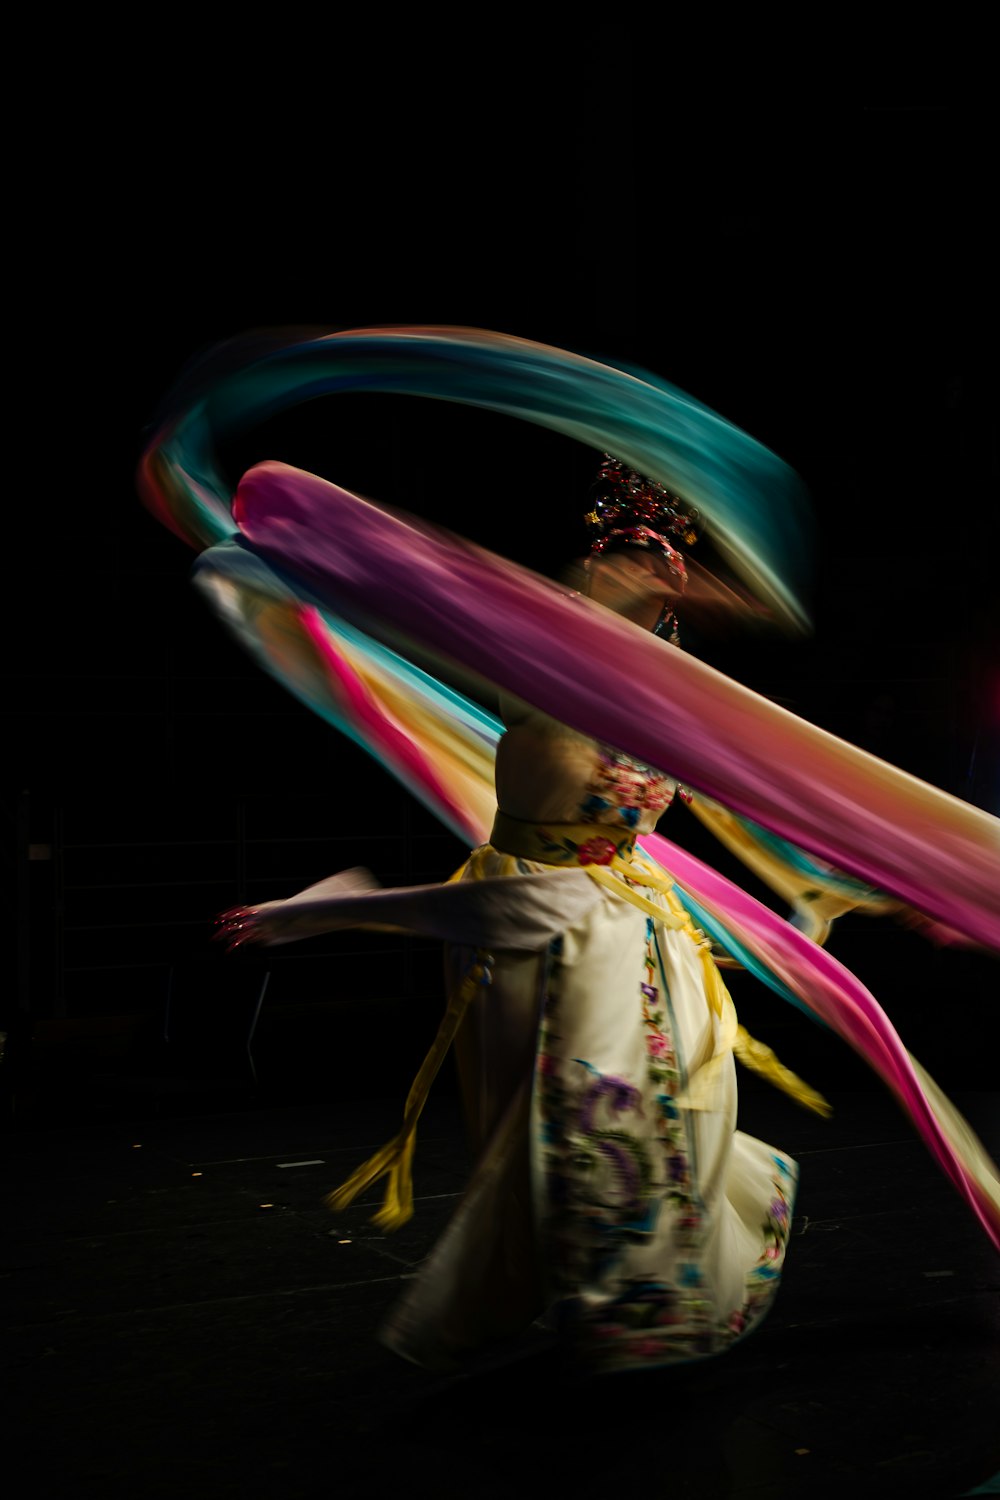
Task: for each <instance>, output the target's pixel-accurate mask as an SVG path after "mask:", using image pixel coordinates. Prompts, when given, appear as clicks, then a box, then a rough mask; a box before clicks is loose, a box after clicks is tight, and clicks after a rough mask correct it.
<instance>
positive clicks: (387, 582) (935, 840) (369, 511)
mask: <svg viewBox="0 0 1000 1500" xmlns="http://www.w3.org/2000/svg"><path fill="white" fill-rule="evenodd" d="M233 514H234V519H235V520H236V523H237V525H238V527H239V529H240V531H241V532H242V533H243V535H244V536H245V537H246V539H247V541H248V542H249V543H250V544H251V545H252V547H253V548H254V550H255V551H257V552H259V553H261V554H262V555H263V556H265V557H266V558H268V559H269V560H271V561H272V562H273V563H274V564H275V565H277V566H279V567H281V568H283V569H287V570H288V571H289V572H291V573H292V574H293V575H295V576H297V577H299V578H301V579H303V580H305V582H306V583H307V585H308V586H309V587H310V588H311V589H312V590H313V591H314V592H315V594H316V595H317V596H318V597H319V598H321V599H323V600H324V601H325V602H327V603H328V604H329V605H330V607H331V608H332V609H334V610H335V611H336V612H337V613H338V614H340V615H342V616H343V617H344V618H346V619H348V620H351V621H352V622H353V623H355V624H357V625H359V626H360V627H361V628H362V629H364V630H366V631H368V632H369V633H370V634H371V635H372V636H374V637H375V638H376V639H382V640H389V641H390V643H391V641H392V640H398V639H400V638H402V639H404V640H405V641H406V642H407V643H408V644H409V645H411V646H415V647H416V648H417V649H418V650H422V651H423V652H425V653H427V654H428V656H429V658H430V659H431V660H432V661H433V662H434V663H435V670H438V671H439V670H440V668H441V664H448V663H451V664H453V665H454V667H455V669H456V672H457V673H458V674H461V672H463V671H464V672H465V673H466V674H467V673H468V672H470V671H471V672H473V673H476V674H478V675H479V676H480V677H481V678H483V679H485V680H487V681H488V682H490V683H493V684H498V685H500V686H501V687H503V688H504V689H505V690H507V691H509V692H513V693H516V694H517V695H519V696H520V697H522V698H524V699H525V700H526V701H527V702H529V703H532V704H534V705H535V706H537V707H538V708H541V709H543V710H544V711H545V712H547V713H549V714H551V715H553V716H554V717H556V718H558V719H560V720H562V721H564V722H565V723H567V724H569V725H571V726H572V727H573V728H575V729H577V730H579V731H580V732H582V733H584V734H587V735H590V736H592V737H593V738H595V739H599V740H603V741H605V742H608V743H612V744H614V745H616V746H618V747H619V748H620V749H621V750H623V751H625V752H627V753H628V754H630V755H633V756H635V757H636V758H637V759H639V760H643V761H645V762H647V763H649V764H651V765H656V766H659V767H661V768H662V769H663V770H665V771H667V772H668V773H670V774H671V775H673V776H675V777H677V779H678V780H680V781H682V782H684V783H685V784H687V785H689V786H691V787H693V788H695V789H698V790H701V791H703V792H705V793H706V794H707V795H709V796H711V797H714V798H715V799H717V800H718V801H720V802H722V803H724V804H726V805H727V806H729V807H731V808H733V809H734V810H735V811H737V812H740V813H743V814H745V815H746V816H747V817H750V818H752V819H754V820H755V821H757V822H758V823H760V824H762V825H763V826H764V827H766V828H769V829H771V830H772V831H774V832H775V833H777V834H780V835H781V836H782V837H784V838H787V839H790V840H792V841H793V842H795V843H797V844H799V845H801V846H802V847H803V848H805V849H807V850H809V851H810V852H811V853H812V854H814V855H816V856H818V857H819V858H822V859H826V860H828V861H830V862H831V863H832V864H835V865H837V866H839V867H840V868H842V869H844V870H847V871H849V872H850V873H851V874H853V875H856V876H858V877H859V878H861V879H863V880H866V881H868V882H869V883H870V884H872V885H874V886H877V887H879V888H880V889H882V890H885V891H887V892H889V893H891V894H892V895H894V896H896V897H898V898H899V899H900V900H901V901H903V902H905V903H907V904H908V905H911V906H913V907H915V908H917V909H918V910H919V911H922V912H925V913H926V914H927V915H929V916H931V917H934V918H936V919H937V920H938V921H940V922H943V923H945V924H946V925H948V926H950V927H953V928H954V929H956V930H957V931H959V932H963V933H965V934H966V935H967V936H968V937H970V938H972V939H973V940H974V941H976V942H979V943H981V944H983V945H984V946H986V947H989V948H993V949H995V950H998V951H1000V824H998V822H997V820H996V819H994V818H991V817H990V816H989V815H988V814H986V813H983V812H982V811H980V810H979V809H978V808H974V807H972V806H970V805H969V804H967V803H964V802H962V801H960V800H959V799H958V798H955V797H952V796H950V795H948V794H947V793H945V792H942V791H940V790H938V789H937V788H934V787H931V786H929V785H927V784H926V783H924V782H921V781H919V780H918V779H917V778H915V777H912V776H909V775H907V774H906V773H905V772H902V771H899V770H897V769H896V768H894V767H892V766H890V765H888V764H886V763H885V762H884V761H881V760H879V759H877V758H876V757H875V756H872V755H869V754H867V753H866V752H864V751H861V750H858V749H856V748H855V747H853V746H851V745H848V744H846V743H845V742H844V741H842V740H839V739H837V738H836V737H835V736H833V735H830V734H828V733H826V732H825V731H823V730H821V729H818V728H816V727H815V726H813V725H810V724H807V723H806V722H805V721H804V720H802V719H799V718H798V717H797V716H796V715H794V714H791V713H789V712H788V711H787V710H785V709H782V708H780V707H778V706H776V705H775V704H773V703H770V702H769V701H768V700H766V699H764V698H762V697H760V696H759V695H758V694H756V693H754V692H752V691H750V690H749V689H747V688H744V687H742V686H741V685H739V684H737V683H734V682H732V681H731V680H730V679H728V678H726V677H724V676H723V675H722V674H721V673H719V672H717V671H715V670H714V669H713V668H711V667H709V666H707V665H706V664H705V663H703V662H700V661H698V660H697V659H696V658H694V657H691V656H688V655H686V654H685V653H683V652H681V651H679V650H677V649H676V648H674V647H671V646H669V645H668V644H667V643H666V642H664V641H661V640H659V639H658V638H656V637H654V636H652V635H650V634H648V633H647V632H645V631H643V630H641V629H640V628H639V627H638V626H635V625H632V624H630V623H629V622H628V621H626V620H624V619H621V618H620V617H618V616H616V615H613V614H611V613H609V612H608V611H606V610H603V609H601V608H600V607H599V606H597V605H593V604H591V603H590V602H589V601H588V600H585V599H582V598H581V597H579V596H578V595H575V594H573V593H571V592H570V591H569V590H567V589H566V588H565V587H562V586H560V585H558V584H554V583H552V582H551V581H549V580H547V579H543V578H541V577H539V576H537V575H535V574H533V573H531V572H529V571H528V570H526V569H524V568H520V567H517V566H515V565H514V564H512V563H509V562H506V561H504V560H503V559H501V558H498V557H496V556H495V555H494V554H492V553H489V552H487V551H485V550H484V549H482V548H479V547H476V546H474V545H473V544H471V543H469V542H466V541H464V540H462V539H460V538H458V537H455V536H452V535H450V534H448V533H446V532H442V531H439V530H431V529H430V528H427V527H424V526H421V525H419V524H418V523H417V522H416V521H414V520H413V519H412V518H409V519H405V520H404V519H401V518H399V517H397V516H394V515H392V514H390V513H388V512H386V511H384V510H382V509H380V508H379V507H377V506H375V505H372V504H371V503H369V502H367V501H364V500H361V499H359V498H358V497H357V496H355V495H352V494H350V493H349V492H348V491H346V490H343V489H341V488H339V487H338V486H336V485H333V484H331V483H329V482H327V481H325V480H322V479H319V478H317V477H316V476H315V475H312V474H307V473H304V472H302V471H300V470H297V469H293V468H290V467H288V466H286V465H284V464H279V463H265V464H260V465H258V466H257V467H255V468H253V469H251V470H250V471H249V472H248V473H247V474H246V475H245V476H244V477H243V479H242V481H241V483H240V485H239V488H238V491H237V495H236V499H235V502H234V508H233ZM581 664H583V666H582V670H581Z"/></svg>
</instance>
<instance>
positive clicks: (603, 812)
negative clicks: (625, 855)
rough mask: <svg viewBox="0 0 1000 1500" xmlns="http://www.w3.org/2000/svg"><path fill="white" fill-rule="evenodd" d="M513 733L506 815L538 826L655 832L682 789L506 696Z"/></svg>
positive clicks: (499, 775) (504, 785) (505, 766)
mask: <svg viewBox="0 0 1000 1500" xmlns="http://www.w3.org/2000/svg"><path fill="white" fill-rule="evenodd" d="M501 712H502V714H503V719H504V723H505V724H506V725H507V732H506V734H505V735H504V736H503V738H502V739H501V740H500V743H499V745H498V747H497V759H496V788H497V802H498V804H499V807H500V810H501V811H502V812H504V813H506V814H507V815H508V817H511V818H519V819H523V820H525V821H526V822H538V823H547V822H552V823H599V824H604V825H607V826H611V827H615V828H628V829H630V830H631V831H632V832H634V833H637V834H638V833H650V832H652V830H653V829H654V828H655V826H656V821H657V819H658V818H659V817H660V816H661V814H662V813H663V811H664V809H665V808H667V807H669V806H670V803H671V802H672V801H673V797H674V793H675V791H676V790H677V783H676V782H675V781H674V780H672V779H671V777H669V776H666V775H664V774H663V772H662V771H658V770H656V769H655V768H654V767H652V766H647V765H643V763H642V762H641V761H637V760H633V759H632V757H631V756H628V755H625V754H623V752H622V751H620V750H616V749H614V748H612V747H611V746H609V745H602V744H600V743H598V741H597V740H592V739H589V738H588V737H587V736H586V735H583V734H578V733H577V732H576V731H575V730H573V729H570V728H568V727H567V725H565V724H560V723H559V722H558V720H556V719H552V718H550V717H549V716H548V715H547V714H543V713H540V712H539V711H538V710H537V709H534V708H530V707H529V706H528V705H527V704H526V703H523V702H521V700H520V699H516V698H510V697H504V698H503V700H502V703H501Z"/></svg>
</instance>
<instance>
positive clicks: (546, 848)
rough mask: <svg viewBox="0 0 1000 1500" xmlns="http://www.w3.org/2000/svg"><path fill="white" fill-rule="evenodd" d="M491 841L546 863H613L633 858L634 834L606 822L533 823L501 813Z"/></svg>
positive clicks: (508, 851)
mask: <svg viewBox="0 0 1000 1500" xmlns="http://www.w3.org/2000/svg"><path fill="white" fill-rule="evenodd" d="M490 843H491V844H492V845H493V848H494V849H496V850H498V851H499V852H500V853H501V854H514V855H518V856H519V857H520V858H521V859H532V860H535V861H537V862H538V863H539V864H544V865H610V864H613V863H614V861H615V859H623V860H626V861H628V860H631V858H632V855H633V853H634V851H635V834H634V833H632V832H631V831H630V830H629V829H627V828H614V827H609V826H608V824H606V823H531V822H528V821H527V820H526V819H524V818H512V817H510V816H509V814H507V813H504V812H498V813H497V815H496V820H495V822H494V824H493V831H492V833H491V834H490Z"/></svg>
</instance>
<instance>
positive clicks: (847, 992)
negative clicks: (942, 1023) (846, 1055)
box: [638, 833, 1000, 1250]
mask: <svg viewBox="0 0 1000 1500" xmlns="http://www.w3.org/2000/svg"><path fill="white" fill-rule="evenodd" d="M638 842H639V843H640V845H641V846H642V847H643V848H644V849H645V850H646V851H647V852H648V853H649V854H650V855H652V857H653V858H654V859H655V860H656V861H657V863H658V864H660V865H662V867H663V868H664V870H666V871H667V873H668V874H670V875H672V876H674V878H675V879H676V880H677V881H678V883H679V884H680V885H681V886H683V887H684V889H685V890H687V891H690V893H691V895H692V896H694V898H695V900H696V901H698V902H700V903H702V904H703V905H704V906H706V907H707V908H708V909H709V910H710V911H712V912H713V913H715V914H717V915H718V916H719V917H720V918H721V919H722V920H723V921H724V922H725V923H726V924H727V925H729V926H731V927H733V929H734V930H735V931H736V932H738V933H739V935H740V936H741V937H742V938H743V939H744V940H745V941H746V942H748V944H749V945H750V946H751V948H752V949H753V951H754V952H756V953H757V954H758V956H759V957H761V958H762V959H763V961H764V962H765V963H766V964H767V965H768V967H769V968H771V969H772V970H773V972H774V973H775V974H776V975H777V976H778V977H779V978H780V979H782V980H783V981H784V982H785V984H787V985H788V987H789V988H790V989H791V990H792V991H793V992H794V993H795V994H797V995H798V996H800V998H801V999H803V1000H804V1001H805V1002H806V1004H807V1005H808V1006H809V1007H810V1009H812V1010H814V1011H815V1012H816V1014H817V1015H819V1016H821V1017H822V1019H823V1020H824V1021H826V1023H827V1024H828V1025H829V1026H830V1028H831V1029H832V1030H833V1031H835V1032H836V1033H837V1035H838V1036H840V1037H841V1038H842V1039H843V1040H844V1041H845V1042H847V1043H848V1045H849V1046H851V1047H852V1048H853V1049H854V1051H856V1052H857V1053H858V1054H859V1055H860V1056H861V1057H863V1058H864V1059H865V1061H866V1062H867V1063H868V1064H869V1066H870V1067H871V1068H873V1069H874V1071H875V1072H876V1073H877V1074H878V1075H879V1077H880V1078H881V1079H882V1080H883V1082H884V1083H885V1084H886V1085H887V1086H888V1088H889V1089H890V1090H891V1091H892V1093H893V1094H894V1095H895V1097H896V1099H897V1100H898V1102H899V1104H900V1105H901V1107H902V1108H903V1109H904V1110H905V1112H906V1114H907V1115H908V1116H909V1118H910V1120H911V1121H912V1123H913V1125H914V1128H915V1129H916V1131H917V1133H918V1134H919V1135H920V1137H921V1139H922V1140H923V1141H924V1143H925V1145H926V1146H927V1148H928V1150H929V1151H930V1153H931V1155H932V1156H933V1158H934V1160H935V1161H936V1162H937V1163H938V1165H939V1166H940V1167H941V1168H942V1170H943V1171H944V1173H945V1175H946V1176H947V1177H948V1178H949V1180H950V1181H951V1183H952V1184H953V1186H954V1187H955V1188H956V1189H957V1190H958V1192H959V1193H960V1194H961V1196H962V1197H963V1198H964V1199H965V1201H966V1202H967V1203H968V1204H969V1206H970V1208H971V1209H972V1211H973V1213H974V1214H975V1215H976V1218H977V1219H978V1220H979V1222H980V1224H981V1225H982V1226H983V1228H984V1229H985V1230H986V1233H987V1234H988V1235H989V1237H990V1239H991V1241H992V1242H993V1244H994V1245H995V1247H996V1248H997V1249H998V1250H1000V1213H998V1210H997V1205H996V1202H995V1201H994V1200H991V1199H990V1198H989V1196H988V1195H986V1194H984V1193H983V1192H981V1191H980V1189H979V1185H978V1183H977V1182H976V1181H975V1179H974V1177H972V1175H971V1174H970V1173H969V1172H968V1170H967V1169H966V1166H965V1164H964V1162H963V1161H962V1159H961V1157H960V1155H959V1154H958V1153H957V1152H956V1151H955V1149H954V1148H953V1146H952V1144H951V1142H950V1141H949V1140H948V1138H947V1136H946V1135H945V1133H944V1131H943V1130H942V1128H941V1124H940V1122H939V1121H938V1118H937V1116H936V1115H935V1113H934V1111H933V1109H932V1108H931V1106H930V1104H929V1102H928V1100H927V1097H926V1095H925V1093H924V1090H923V1088H922V1086H921V1084H920V1081H919V1080H918V1078H917V1076H916V1074H915V1072H914V1068H913V1064H912V1061H911V1059H910V1055H909V1053H908V1052H907V1050H906V1047H905V1046H904V1045H903V1042H902V1041H901V1039H900V1037H899V1035H898V1033H897V1031H896V1029H895V1027H894V1026H893V1024H892V1022H891V1021H890V1020H889V1017H888V1016H887V1015H886V1013H885V1011H884V1010H883V1009H882V1007H881V1006H880V1005H879V1003H878V1001H877V1000H876V999H875V997H874V995H872V994H871V992H870V991H869V990H868V989H866V987H865V986H864V985H863V984H862V983H861V981H860V980H859V979H858V978H857V977H856V976H855V975H854V974H852V973H851V971H850V970H849V969H847V968H845V967H844V965H843V964H841V963H839V962H838V960H837V959H836V958H834V957H833V955H832V954H830V953H828V952H827V951H826V950H825V949H823V948H820V947H818V946H817V944H816V943H814V942H813V941H812V940H811V939H810V938H808V937H806V936H805V935H804V934H803V933H801V932H799V931H798V930H797V929H796V928H795V927H793V926H792V925H791V924H790V923H789V922H786V921H784V919H783V918H781V917H779V916H778V915H777V914H776V913H775V912H773V911H771V910H770V908H768V907H766V906H764V905H763V904H762V903H761V902H759V901H757V900H755V898H754V897H753V896H750V895H748V894H747V892H746V891H743V890H741V889H740V887H739V886H737V885H735V884H733V882H732V881H730V880H727V879H726V877H725V876H724V875H720V874H719V873H718V871H716V870H713V869H712V868H711V867H710V866H709V865H706V864H704V863H702V861H701V860H699V859H697V858H696V857H695V856H694V855H692V854H689V853H687V852H686V851H685V850H684V849H681V848H680V847H679V846H678V845H677V844H674V843H671V842H670V840H668V839H666V838H664V837H663V836H662V834H655V833H654V834H647V835H643V836H642V837H641V838H640V839H639V841H638Z"/></svg>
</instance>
